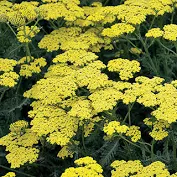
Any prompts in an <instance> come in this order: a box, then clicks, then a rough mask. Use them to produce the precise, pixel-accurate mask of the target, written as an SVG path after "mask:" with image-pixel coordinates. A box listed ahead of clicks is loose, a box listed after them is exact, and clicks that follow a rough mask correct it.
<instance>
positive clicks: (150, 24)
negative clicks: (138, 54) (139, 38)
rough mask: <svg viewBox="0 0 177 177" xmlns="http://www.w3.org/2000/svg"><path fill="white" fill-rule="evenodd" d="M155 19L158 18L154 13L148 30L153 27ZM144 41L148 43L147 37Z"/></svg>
mask: <svg viewBox="0 0 177 177" xmlns="http://www.w3.org/2000/svg"><path fill="white" fill-rule="evenodd" d="M155 19H156V16H155V15H154V17H153V19H152V22H151V24H150V27H149V29H148V30H150V29H151V28H152V26H153V24H154V21H155ZM144 43H145V44H146V43H147V38H146V39H145V42H144Z"/></svg>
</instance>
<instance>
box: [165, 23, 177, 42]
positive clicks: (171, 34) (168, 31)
mask: <svg viewBox="0 0 177 177" xmlns="http://www.w3.org/2000/svg"><path fill="white" fill-rule="evenodd" d="M163 30H164V35H163V38H164V39H167V40H170V41H176V40H177V25H176V24H170V25H165V26H164V27H163Z"/></svg>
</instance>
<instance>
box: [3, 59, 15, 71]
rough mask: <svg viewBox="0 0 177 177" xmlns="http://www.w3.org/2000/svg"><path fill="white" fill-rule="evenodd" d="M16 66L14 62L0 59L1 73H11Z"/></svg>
mask: <svg viewBox="0 0 177 177" xmlns="http://www.w3.org/2000/svg"><path fill="white" fill-rule="evenodd" d="M16 65H17V61H16V60H12V59H7V58H0V71H3V72H9V71H13V70H14V67H15V66H16Z"/></svg>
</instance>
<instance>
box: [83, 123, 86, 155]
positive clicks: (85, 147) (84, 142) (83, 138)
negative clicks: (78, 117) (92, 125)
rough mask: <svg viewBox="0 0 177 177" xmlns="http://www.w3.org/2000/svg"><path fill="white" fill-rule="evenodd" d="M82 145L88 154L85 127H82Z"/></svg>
mask: <svg viewBox="0 0 177 177" xmlns="http://www.w3.org/2000/svg"><path fill="white" fill-rule="evenodd" d="M82 145H83V147H84V151H85V153H86V152H87V149H86V146H85V140H84V125H83V126H82Z"/></svg>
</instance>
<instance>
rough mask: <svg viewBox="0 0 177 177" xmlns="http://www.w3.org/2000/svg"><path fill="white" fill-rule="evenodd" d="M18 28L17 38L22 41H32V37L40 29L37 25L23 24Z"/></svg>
mask: <svg viewBox="0 0 177 177" xmlns="http://www.w3.org/2000/svg"><path fill="white" fill-rule="evenodd" d="M17 30H18V33H17V39H18V40H19V41H20V42H21V43H28V42H31V39H32V38H33V37H34V36H35V35H36V34H37V33H38V32H39V31H40V30H39V28H38V27H37V26H30V27H29V26H21V27H19V28H17Z"/></svg>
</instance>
